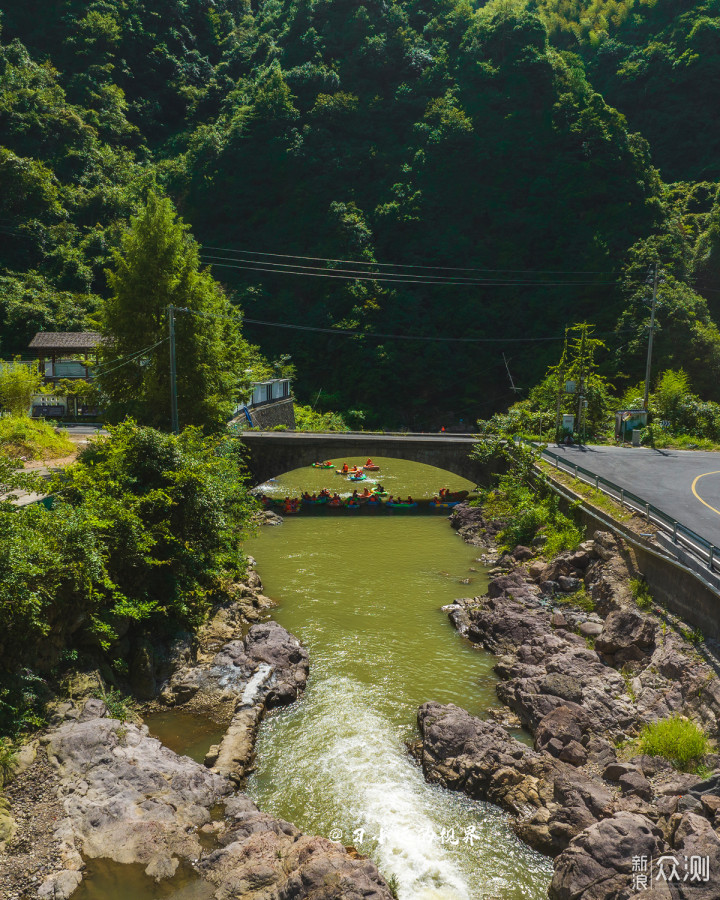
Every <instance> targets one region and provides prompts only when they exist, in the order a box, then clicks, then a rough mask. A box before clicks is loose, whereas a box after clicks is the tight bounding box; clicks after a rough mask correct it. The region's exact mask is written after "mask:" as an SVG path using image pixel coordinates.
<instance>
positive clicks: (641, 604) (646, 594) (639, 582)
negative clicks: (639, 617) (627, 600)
mask: <svg viewBox="0 0 720 900" xmlns="http://www.w3.org/2000/svg"><path fill="white" fill-rule="evenodd" d="M630 592H631V593H632V595H633V600H634V601H635V603H637V606H638V609H644V610H648V609H651V607H652V603H653V598H652V594H651V593H650V588H649V587H648V586H647V582H646V581H645V579H644V578H631V579H630Z"/></svg>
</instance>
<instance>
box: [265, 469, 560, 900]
mask: <svg viewBox="0 0 720 900" xmlns="http://www.w3.org/2000/svg"><path fill="white" fill-rule="evenodd" d="M391 465H392V468H391V470H390V461H388V469H389V471H385V472H383V473H382V476H383V482H384V483H387V482H389V481H390V480H391V478H392V479H393V481H394V482H395V484H397V485H398V488H399V489H401V490H402V491H403V492H407V491H410V492H414V493H417V494H420V493H421V491H423V490H425V492H426V493H427V491H428V490H429V492H430V493H433V492H434V491H435V490H437V488H438V487H440V486H445V487H449V488H450V489H459V488H461V487H466V486H467V482H462V480H461V479H458V478H457V477H453V476H449V475H448V474H447V473H440V472H439V471H438V470H435V469H431V468H430V467H427V466H419V465H417V464H413V463H405V462H401V461H397V460H394V461H391ZM423 470H424V471H423ZM311 477H315V478H316V479H317V480H318V482H319V481H320V479H321V478H323V477H324V481H325V482H327V481H330V480H331V479H330V475H329V474H326V473H323V472H318V471H317V470H309V471H308V470H304V469H303V470H297V471H296V472H292V473H289V474H287V475H285V476H283V477H282V478H281V479H278V482H277V483H276V484H277V489H278V490H279V491H282V492H283V493H291V492H292V491H297V489H305V488H306V485H307V484H308V482H309V481H310V478H311ZM335 477H337V478H339V476H335ZM331 483H332V482H331ZM320 486H321V485H320ZM313 489H317V486H316V485H314V486H313ZM248 551H249V552H250V553H252V554H253V555H254V556H255V557H256V559H257V561H258V571H259V574H260V576H261V578H262V579H263V583H264V586H265V592H266V593H267V594H269V595H270V596H272V597H273V598H275V599H277V600H278V601H280V603H281V606H280V608H279V609H278V610H276V611H275V613H274V617H275V618H276V619H277V620H278V621H279V622H280V623H281V624H282V625H284V626H285V627H286V628H288V629H289V630H290V631H292V632H293V633H294V634H296V635H297V636H298V637H299V638H300V639H301V640H302V641H303V642H304V644H305V645H306V646H307V648H308V650H309V651H310V660H311V677H310V682H309V684H308V689H307V691H306V693H305V696H304V697H303V699H302V701H301V702H300V703H298V704H295V706H294V707H293V708H291V709H290V710H289V711H287V710H284V711H278V712H276V713H274V714H273V715H272V716H270V717H269V719H268V720H266V722H265V724H263V726H262V729H261V734H260V740H259V744H258V754H257V755H258V760H259V768H258V770H257V773H256V774H255V775H254V776H253V778H252V779H251V781H250V784H249V792H250V793H251V795H252V796H253V798H254V799H255V800H256V802H257V803H258V804H259V805H260V807H261V808H262V809H265V810H267V811H269V812H272V813H274V814H276V815H279V816H281V817H282V818H285V819H289V820H290V821H292V822H294V823H296V824H297V825H298V826H299V827H300V828H302V829H303V830H305V831H307V832H309V833H316V834H322V835H325V836H327V837H330V838H331V839H337V840H340V841H342V842H343V843H345V844H353V845H355V846H356V847H357V848H358V850H360V851H361V852H364V853H367V854H368V855H370V856H371V857H372V858H373V859H374V860H375V861H376V862H377V863H378V865H379V867H380V869H381V871H382V872H383V873H384V874H385V875H386V877H390V876H394V877H395V878H396V879H397V884H398V889H399V896H400V898H401V900H431V898H432V900H461V898H462V900H481V898H490V897H493V898H503V900H518V898H533V900H535V898H538V900H539V898H541V897H544V896H546V891H547V884H548V882H549V877H550V874H551V865H550V863H549V861H548V860H546V859H545V858H543V857H541V856H539V855H538V854H536V853H534V852H532V851H531V850H529V849H528V848H526V847H525V846H524V845H523V844H521V843H520V842H519V841H518V840H517V839H516V838H515V837H514V835H513V834H512V832H511V831H510V828H509V824H508V819H507V817H506V816H505V815H504V814H503V813H501V812H500V811H499V810H497V809H496V808H494V807H492V806H489V805H487V804H482V803H475V802H472V801H470V800H468V799H467V798H465V797H464V796H462V795H460V794H456V793H452V792H449V791H445V790H442V789H440V788H438V787H434V786H430V785H428V784H426V783H425V780H424V778H423V775H422V772H421V771H420V770H419V769H418V768H417V767H416V766H415V765H414V764H413V763H412V761H411V760H410V759H409V758H408V754H407V751H406V748H405V745H404V742H405V741H406V740H407V739H409V738H412V737H413V736H414V735H415V733H416V732H415V716H416V711H417V707H418V706H419V705H420V704H421V703H423V702H425V701H426V700H437V701H439V702H442V703H449V702H452V703H456V704H458V705H460V706H463V707H464V708H466V709H468V710H470V711H471V712H475V713H479V712H481V711H482V710H483V709H485V708H487V707H488V706H492V705H496V704H497V698H496V695H495V690H494V685H495V677H494V675H493V673H492V662H493V661H492V658H491V657H490V656H489V655H486V654H483V653H479V652H478V651H477V650H474V649H473V648H472V647H471V646H470V645H469V644H468V643H467V642H466V641H465V640H464V639H462V638H461V637H459V636H458V635H457V633H456V632H455V630H454V629H453V628H452V626H451V625H450V623H449V622H448V620H447V616H446V615H445V613H443V612H441V611H440V607H441V606H442V605H444V604H447V603H450V602H452V600H454V599H456V598H457V597H462V596H468V595H472V594H475V593H478V592H480V591H482V589H483V587H484V575H483V574H482V572H481V571H478V570H479V569H480V568H481V567H480V566H479V564H478V563H477V562H476V560H475V557H476V555H477V551H476V550H475V549H473V548H471V547H468V546H467V545H466V544H464V543H463V542H462V541H461V540H460V538H458V537H457V536H456V535H455V534H454V532H453V531H452V530H451V529H450V528H449V526H448V524H447V522H446V521H444V520H443V519H435V518H426V517H418V518H405V519H400V518H362V519H349V518H343V519H341V520H340V519H332V518H297V519H291V518H288V519H287V520H286V522H285V524H284V525H282V526H278V527H273V528H265V529H263V531H262V533H261V534H260V535H259V536H258V537H257V538H255V539H254V540H253V541H251V542H250V543H249V544H248ZM466 579H470V582H471V583H470V584H463V583H462V582H463V581H464V580H466Z"/></svg>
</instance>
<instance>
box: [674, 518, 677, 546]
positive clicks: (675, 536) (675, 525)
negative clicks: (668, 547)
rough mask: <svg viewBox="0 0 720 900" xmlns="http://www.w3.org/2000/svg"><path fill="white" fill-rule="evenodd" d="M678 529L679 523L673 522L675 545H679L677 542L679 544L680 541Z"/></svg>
mask: <svg viewBox="0 0 720 900" xmlns="http://www.w3.org/2000/svg"><path fill="white" fill-rule="evenodd" d="M677 527H678V523H677V522H673V543H674V544H677V542H678V540H677Z"/></svg>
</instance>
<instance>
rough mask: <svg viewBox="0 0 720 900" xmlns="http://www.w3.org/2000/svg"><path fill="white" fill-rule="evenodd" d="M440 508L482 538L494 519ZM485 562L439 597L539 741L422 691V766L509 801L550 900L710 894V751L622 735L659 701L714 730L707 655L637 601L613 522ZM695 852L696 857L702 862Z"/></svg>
mask: <svg viewBox="0 0 720 900" xmlns="http://www.w3.org/2000/svg"><path fill="white" fill-rule="evenodd" d="M451 522H452V524H454V525H455V527H456V528H458V529H459V530H460V531H461V533H462V534H463V536H464V537H465V538H466V539H469V540H470V541H471V542H473V543H475V544H476V545H477V546H484V547H486V548H487V550H488V551H489V552H492V549H493V546H494V544H493V541H494V537H495V535H496V534H497V531H498V525H497V523H489V522H486V521H485V520H484V518H483V516H482V511H481V510H480V509H473V508H471V507H467V506H464V507H461V508H459V509H458V511H457V512H456V514H455V515H454V516H453V517H452V520H451ZM492 574H494V577H493V579H492V580H491V582H490V584H489V586H488V590H487V593H486V595H485V596H483V597H475V598H471V599H465V600H461V601H458V602H457V603H456V604H453V605H452V606H451V607H447V608H446V609H447V612H448V614H449V616H450V618H451V620H452V621H453V623H454V624H455V626H456V627H457V628H458V630H459V631H460V632H461V633H462V634H464V635H465V636H467V638H468V639H469V640H470V641H472V642H473V643H475V644H476V645H477V646H479V647H482V648H484V649H487V650H490V651H491V652H493V653H494V654H496V655H497V657H498V659H497V663H496V666H495V669H496V672H497V673H498V674H499V675H500V677H501V679H502V681H501V682H500V683H499V684H498V687H497V693H498V697H499V699H500V700H501V702H502V703H503V704H505V706H506V708H507V710H508V711H511V712H512V713H513V714H515V715H517V716H518V717H519V719H520V721H521V722H522V723H523V724H524V725H526V726H527V728H528V729H529V730H530V731H531V732H532V734H533V736H534V747H533V749H530V748H529V747H527V746H526V745H524V744H523V743H521V742H520V741H517V740H516V739H515V738H513V737H511V736H510V735H509V734H508V732H507V731H506V730H505V729H504V728H503V727H501V726H500V725H498V724H496V723H494V722H490V721H483V720H481V719H479V718H477V717H474V716H471V715H470V714H469V713H467V712H465V711H464V710H461V709H459V708H457V707H455V706H452V705H448V706H441V705H439V704H436V703H426V704H424V705H423V706H422V707H421V708H420V710H419V714H418V724H419V728H420V736H421V737H420V741H418V743H417V745H416V746H415V747H414V752H415V755H416V756H417V758H418V759H419V760H420V762H421V764H422V766H423V769H424V772H425V774H426V777H427V778H428V779H429V780H431V781H435V782H439V783H441V784H443V785H446V786H447V787H449V788H452V789H455V790H463V791H465V792H466V793H468V794H469V795H470V796H472V797H475V798H479V799H486V800H489V801H491V802H493V803H496V804H498V805H499V806H501V807H503V808H504V809H506V810H508V811H509V812H510V813H511V814H512V815H513V817H514V822H515V829H516V831H517V833H518V835H519V836H520V837H521V838H522V839H523V840H525V841H526V842H528V843H529V844H531V845H532V846H534V847H536V848H538V849H539V850H541V851H542V852H544V853H547V854H550V855H552V856H554V857H555V875H554V878H553V881H552V885H551V888H550V897H551V898H553V900H611V898H612V900H625V898H629V897H632V896H635V895H636V894H638V896H641V895H642V896H652V897H653V898H660V897H662V898H683V900H685V898H693V900H706V898H707V900H710V898H715V900H716V898H718V897H720V889H719V888H718V884H719V883H720V834H719V831H720V759H719V758H718V756H717V754H716V753H715V752H711V753H709V754H707V755H706V757H705V758H704V760H703V761H702V767H701V769H700V771H699V773H696V774H691V773H681V772H678V771H676V770H675V769H674V768H673V767H672V766H671V765H670V763H668V762H666V761H665V760H664V759H663V758H662V757H650V756H643V755H639V753H638V751H637V750H633V744H632V740H633V738H634V737H636V736H637V735H638V734H639V732H640V729H641V728H642V726H643V725H644V724H645V723H647V722H651V721H655V720H657V719H662V718H665V717H667V716H669V715H680V716H685V717H687V718H689V719H692V720H693V721H695V722H696V723H697V724H699V725H701V726H702V727H703V728H704V729H705V731H706V733H707V734H708V735H709V736H710V737H711V738H712V739H713V740H715V739H717V738H718V736H719V734H720V680H718V676H717V671H718V669H719V668H720V667H719V666H718V663H717V659H716V657H715V656H714V655H713V653H712V652H711V651H710V649H709V648H707V647H706V646H705V645H704V644H703V643H701V642H699V636H698V635H697V634H694V633H693V632H692V629H690V628H689V627H688V626H686V625H685V624H684V623H682V622H679V621H677V620H676V619H674V618H673V617H671V616H669V615H667V614H666V613H665V611H663V610H660V609H658V608H650V609H649V610H641V609H639V608H638V607H637V605H636V604H635V602H634V601H633V598H632V592H631V589H630V579H631V578H632V577H637V576H638V574H639V573H637V572H636V571H634V568H633V561H632V556H631V554H629V553H628V552H627V549H626V548H625V547H624V546H623V545H622V543H621V542H619V541H618V540H616V539H615V538H614V537H613V536H612V535H611V534H609V533H606V532H596V533H595V535H594V536H593V539H592V540H591V541H586V542H585V543H583V544H582V545H581V547H580V548H579V549H578V550H577V551H576V552H574V553H563V554H560V555H559V556H558V557H556V558H555V559H552V560H543V559H541V558H539V557H537V555H536V551H534V550H533V549H530V548H524V547H518V548H515V550H514V551H513V553H512V554H506V555H504V556H502V557H500V558H499V559H498V560H497V567H496V569H495V570H493V573H492ZM713 749H714V748H713ZM663 855H666V856H670V857H674V858H675V859H676V860H677V870H678V871H677V873H676V876H675V877H672V878H669V879H668V880H663V877H662V874H661V873H660V871H659V869H658V867H657V861H658V860H659V859H660V858H661V857H662V856H663ZM642 857H645V860H644V861H643V860H642ZM691 858H697V859H698V860H707V862H704V863H703V865H705V866H706V867H707V871H708V872H709V875H708V877H707V878H706V877H705V874H706V872H705V870H703V872H702V873H701V874H698V873H695V872H694V870H692V871H691V867H692V866H696V867H697V866H699V865H700V863H699V862H696V863H691V862H690V860H691ZM652 861H654V863H653V862H652ZM643 866H645V868H643ZM653 866H654V868H653ZM660 868H662V866H661V867H660ZM651 869H652V871H651ZM663 872H664V873H665V875H666V876H667V875H668V874H672V868H671V866H670V867H669V864H666V865H665V868H664V869H663ZM643 875H645V876H646V877H645V883H646V884H649V885H650V886H651V887H653V893H652V894H649V893H648V892H647V891H645V889H644V886H643ZM685 875H687V878H685ZM658 876H660V880H659V881H658V880H657V879H658Z"/></svg>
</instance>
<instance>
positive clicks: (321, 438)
mask: <svg viewBox="0 0 720 900" xmlns="http://www.w3.org/2000/svg"><path fill="white" fill-rule="evenodd" d="M241 439H242V441H243V443H244V444H245V446H246V448H247V462H248V467H249V469H250V474H251V481H252V483H253V485H260V484H263V483H265V482H267V481H268V479H270V478H278V477H280V476H281V475H283V473H287V472H291V471H293V470H295V469H304V468H306V467H308V466H312V464H313V463H314V462H322V461H324V460H331V461H332V462H333V463H338V465H337V466H336V468H341V466H342V463H343V462H346V461H351V460H352V461H357V462H365V460H367V459H373V460H374V459H385V460H404V461H406V462H415V463H422V464H424V465H427V466H432V467H434V468H437V469H440V470H443V471H444V472H447V473H450V474H451V475H452V476H458V477H460V478H462V479H465V480H466V481H471V482H472V483H473V486H474V485H476V484H484V483H488V480H489V475H490V472H489V470H488V468H487V466H485V465H484V464H483V463H481V462H479V461H478V460H476V459H473V458H472V456H471V452H472V449H473V446H474V444H475V440H474V438H472V437H467V436H464V435H463V436H450V435H448V436H447V437H446V436H430V435H385V434H343V433H334V434H316V433H308V432H244V433H243V434H242V437H241Z"/></svg>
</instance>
